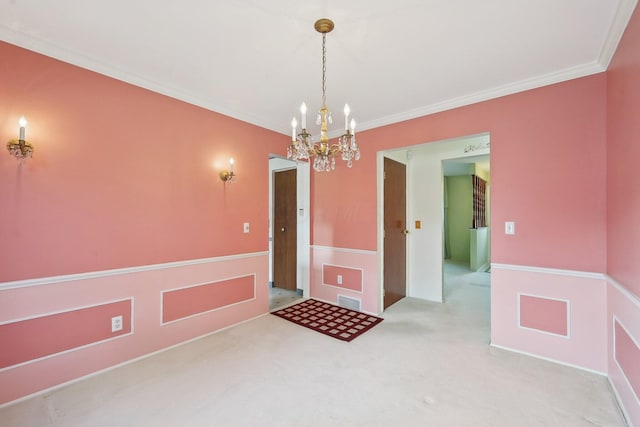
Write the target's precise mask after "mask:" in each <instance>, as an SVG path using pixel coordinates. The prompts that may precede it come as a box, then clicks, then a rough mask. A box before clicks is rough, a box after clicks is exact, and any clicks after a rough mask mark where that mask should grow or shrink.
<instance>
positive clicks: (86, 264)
mask: <svg viewBox="0 0 640 427" xmlns="http://www.w3.org/2000/svg"><path fill="white" fill-rule="evenodd" d="M0 57H2V58H3V61H4V63H5V66H3V67H1V68H0V81H2V85H0V100H2V101H1V102H0V136H1V137H2V138H1V140H2V141H8V140H9V139H12V138H17V136H18V124H17V123H18V118H19V117H20V116H21V115H24V116H26V118H27V119H28V121H29V124H28V126H27V129H26V137H27V140H29V141H30V142H31V143H32V144H33V145H34V146H35V149H34V155H33V158H32V159H29V160H26V161H25V162H24V163H23V164H22V166H19V164H18V162H17V161H16V160H15V159H14V158H12V157H10V156H9V155H8V154H7V153H6V150H5V152H3V153H2V155H1V156H0V199H1V200H3V202H2V203H3V206H2V209H0V236H2V239H1V240H0V259H2V268H0V282H3V281H12V280H19V279H28V278H34V277H47V276H54V275H61V274H70V273H78V272H87V271H96V270H105V269H111V268H121V267H129V266H138V265H148V264H156V263H163V262H170V261H178V260H188V259H198V258H207V257H213V256H220V255H227V254H239V253H246V252H255V251H265V250H267V218H268V215H267V214H268V212H267V209H268V180H267V177H268V160H267V159H268V153H269V152H281V151H282V150H284V148H283V147H285V146H286V138H285V137H283V136H282V135H279V134H276V133H275V132H271V131H268V130H265V129H262V128H258V127H256V126H252V125H249V124H247V123H243V122H240V121H238V120H234V119H231V118H229V117H226V116H223V115H220V114H217V113H213V112H211V111H207V110H204V109H202V108H198V107H195V106H193V105H189V104H186V103H184V102H180V101H177V100H175V99H172V98H168V97H165V96H162V95H159V94H156V93H153V92H150V91H148V90H145V89H141V88H138V87H135V86H132V85H129V84H125V83H122V82H120V81H117V80H114V79H111V78H108V77H105V76H102V75H99V74H96V73H93V72H89V71H87V70H83V69H81V68H77V67H74V66H71V65H68V64H65V63H62V62H59V61H56V60H52V59H50V58H47V57H45V56H42V55H38V54H34V53H32V52H29V51H26V50H24V49H21V48H18V47H15V46H12V45H9V44H6V43H0ZM9 64H10V65H9ZM229 157H234V158H235V160H236V168H235V170H236V172H237V180H236V182H235V183H233V184H228V185H227V186H226V187H225V186H224V185H223V183H222V181H221V180H220V179H219V178H218V175H217V174H218V169H217V168H216V167H215V164H221V165H222V164H224V163H225V162H228V159H229ZM227 164H228V163H227ZM243 222H249V223H251V233H249V234H244V233H243V232H242V229H243V227H242V223H243ZM25 254H28V255H29V256H28V257H25V256H24V255H25Z"/></svg>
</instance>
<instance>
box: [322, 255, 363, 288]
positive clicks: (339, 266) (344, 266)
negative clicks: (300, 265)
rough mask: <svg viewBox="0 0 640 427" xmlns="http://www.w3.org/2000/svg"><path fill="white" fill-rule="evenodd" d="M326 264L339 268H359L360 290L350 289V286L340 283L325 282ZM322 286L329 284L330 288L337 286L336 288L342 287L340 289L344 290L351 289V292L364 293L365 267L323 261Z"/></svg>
mask: <svg viewBox="0 0 640 427" xmlns="http://www.w3.org/2000/svg"><path fill="white" fill-rule="evenodd" d="M325 265H330V266H331V267H338V268H346V269H348V270H359V271H360V290H359V291H356V290H353V289H349V288H345V287H342V286H340V285H330V284H328V283H325V281H324V266H325ZM321 285H322V286H327V287H329V288H336V289H340V290H344V291H349V292H357V293H359V294H362V293H364V269H363V268H357V267H347V266H346V265H338V264H327V263H326V262H323V263H322V283H321Z"/></svg>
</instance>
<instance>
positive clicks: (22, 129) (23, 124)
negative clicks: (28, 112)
mask: <svg viewBox="0 0 640 427" xmlns="http://www.w3.org/2000/svg"><path fill="white" fill-rule="evenodd" d="M18 124H19V125H20V139H21V140H23V141H24V128H25V127H26V126H27V119H25V118H24V116H22V117H20V120H18Z"/></svg>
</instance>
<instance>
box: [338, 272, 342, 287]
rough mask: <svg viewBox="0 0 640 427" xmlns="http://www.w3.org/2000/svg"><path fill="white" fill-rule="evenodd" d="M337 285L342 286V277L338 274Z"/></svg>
mask: <svg viewBox="0 0 640 427" xmlns="http://www.w3.org/2000/svg"><path fill="white" fill-rule="evenodd" d="M338 285H342V275H340V274H338Z"/></svg>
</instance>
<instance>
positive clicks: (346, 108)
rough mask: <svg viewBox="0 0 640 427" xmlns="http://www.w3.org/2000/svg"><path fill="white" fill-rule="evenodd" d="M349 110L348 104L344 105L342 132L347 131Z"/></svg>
mask: <svg viewBox="0 0 640 427" xmlns="http://www.w3.org/2000/svg"><path fill="white" fill-rule="evenodd" d="M350 112H351V109H350V108H349V104H344V130H347V129H349V113H350Z"/></svg>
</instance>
